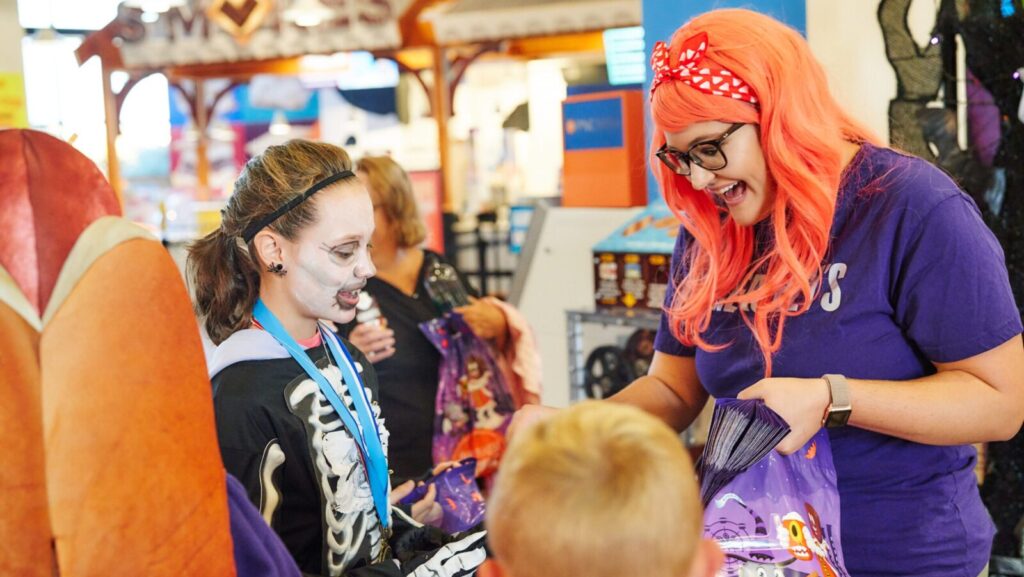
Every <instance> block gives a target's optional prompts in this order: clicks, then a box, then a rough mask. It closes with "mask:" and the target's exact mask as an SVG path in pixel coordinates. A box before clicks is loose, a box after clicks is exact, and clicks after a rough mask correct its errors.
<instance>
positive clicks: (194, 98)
mask: <svg viewBox="0 0 1024 577" xmlns="http://www.w3.org/2000/svg"><path fill="white" fill-rule="evenodd" d="M195 1H196V0H193V2H195ZM223 1H226V2H233V1H235V0H223ZM450 1H451V0H411V2H410V3H409V4H408V6H407V7H406V8H405V10H404V12H403V13H402V14H401V15H400V16H399V17H398V19H397V27H398V30H399V34H400V36H401V46H400V47H399V48H397V49H392V50H371V52H372V53H373V54H374V56H376V57H378V58H388V59H391V60H393V61H394V62H395V63H396V64H397V65H398V68H399V70H400V71H401V72H406V73H410V74H412V75H413V77H414V78H416V80H417V82H418V83H419V84H420V86H421V87H422V88H423V90H424V91H425V92H426V94H427V96H428V99H429V102H430V107H431V114H432V115H433V117H434V119H435V122H436V123H437V129H438V150H439V159H440V169H441V175H442V178H441V196H442V205H443V209H444V210H445V211H451V210H453V208H454V207H453V206H451V199H450V198H449V197H450V195H449V194H447V190H449V188H450V185H449V183H450V178H451V174H450V158H449V157H450V152H449V136H448V119H449V118H450V117H451V115H452V102H453V99H454V93H455V90H456V88H457V87H458V85H459V82H460V81H461V80H462V77H463V75H464V74H465V72H466V69H467V68H468V67H469V65H470V64H472V63H473V62H475V61H476V60H477V59H479V58H481V57H483V56H485V55H487V54H502V55H508V56H514V57H519V58H524V59H530V58H539V57H544V56H548V55H553V54H564V53H580V52H601V51H603V47H604V42H603V37H602V30H589V31H575V32H570V33H566V34H559V35H547V36H539V37H527V38H517V39H495V40H493V41H485V42H474V43H469V44H465V43H453V44H442V43H439V42H438V41H437V40H436V39H435V37H434V33H433V27H432V25H431V23H430V18H429V17H425V15H426V14H425V13H427V12H428V11H430V10H432V9H435V8H436V7H438V6H439V5H441V4H445V3H446V2H450ZM505 1H507V0H495V2H497V3H498V4H501V3H503V2H505ZM637 2H639V0H637ZM121 11H122V13H123V12H124V11H125V8H124V7H123V6H122V7H121ZM130 33H131V30H129V29H127V25H126V23H125V21H124V20H123V19H122V18H121V16H120V15H119V17H118V18H117V19H115V20H113V21H112V22H110V23H109V24H107V26H105V27H104V28H102V29H100V30H98V31H96V32H95V33H93V34H91V35H89V36H88V37H87V38H86V39H85V41H84V42H83V43H82V45H81V46H79V48H78V50H77V51H76V56H77V58H78V62H79V63H80V64H82V63H84V62H85V61H87V60H89V59H90V58H92V57H94V56H95V57H99V59H100V63H101V75H102V86H103V102H104V114H105V119H106V143H107V163H108V178H109V180H110V183H111V185H112V186H113V188H114V190H115V192H116V193H117V194H118V198H122V193H123V191H122V187H123V183H122V180H121V170H120V165H119V161H118V158H117V150H116V147H115V142H116V139H117V136H118V134H119V133H120V113H121V109H122V107H123V105H124V102H125V99H126V98H127V96H128V94H129V93H130V92H131V90H132V89H133V88H134V87H135V86H136V85H138V83H139V82H140V81H141V80H143V79H144V78H146V77H147V76H149V75H151V74H154V73H163V74H164V75H166V76H167V79H168V82H169V84H170V85H171V86H174V87H175V88H176V89H178V90H179V91H181V93H182V95H183V96H184V97H185V100H186V102H187V103H188V112H189V114H190V115H191V117H192V120H193V122H194V123H195V126H196V129H197V132H198V138H197V142H196V158H197V166H196V177H197V182H198V185H199V186H198V194H197V196H198V197H199V198H200V199H204V198H205V196H206V195H207V194H208V186H209V176H210V174H209V173H210V168H209V161H208V159H207V148H208V145H209V135H208V134H207V128H208V125H209V120H210V117H211V115H212V113H213V110H214V107H215V106H216V105H217V103H218V102H219V101H220V99H221V98H223V97H224V96H225V95H227V94H228V93H229V92H230V91H231V90H232V89H233V88H235V87H236V86H238V85H239V84H241V83H245V82H248V80H249V79H251V78H252V77H253V76H255V75H258V74H274V75H291V74H299V73H301V72H302V67H301V56H295V57H289V58H275V59H266V60H245V61H233V62H211V63H203V64H188V65H168V66H159V67H146V66H131V65H126V63H125V61H124V59H123V58H122V54H121V50H120V45H121V44H122V42H123V38H125V35H126V34H130ZM310 54H313V53H312V52H311V53H310ZM115 72H125V73H127V74H128V81H127V82H126V83H125V84H124V85H123V86H122V87H121V88H120V90H117V91H115V90H114V89H113V83H112V80H111V78H112V75H113V74H114V73H115ZM210 79H227V80H229V84H228V86H227V87H226V88H224V89H222V90H221V91H219V92H218V93H217V94H215V95H214V96H213V98H212V99H210V102H209V104H204V103H206V102H207V95H206V94H205V92H204V82H203V81H204V80H210ZM435 79H441V83H438V82H436V81H435ZM122 202H123V201H122Z"/></svg>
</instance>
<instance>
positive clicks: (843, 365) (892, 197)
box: [655, 145, 1022, 577]
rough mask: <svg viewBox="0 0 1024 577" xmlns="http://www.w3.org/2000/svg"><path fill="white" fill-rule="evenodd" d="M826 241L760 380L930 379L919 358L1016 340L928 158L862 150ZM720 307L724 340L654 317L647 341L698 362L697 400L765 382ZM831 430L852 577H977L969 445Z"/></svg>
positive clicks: (984, 551)
mask: <svg viewBox="0 0 1024 577" xmlns="http://www.w3.org/2000/svg"><path fill="white" fill-rule="evenodd" d="M760 226H762V227H764V225H760ZM765 230H768V229H767V228H765ZM760 232H761V233H763V232H765V231H764V230H762V231H760ZM686 236H687V235H686V234H685V233H684V232H682V231H681V233H680V235H679V237H678V239H679V240H678V241H677V245H676V249H675V254H674V255H673V259H672V278H673V279H680V278H682V276H681V275H684V274H685V270H681V268H680V266H681V265H680V261H681V256H682V254H683V251H684V250H685V245H686V238H685V237H686ZM832 238H833V240H832V246H831V247H830V252H829V254H828V256H827V257H826V259H825V264H824V266H823V271H824V276H825V282H824V283H823V286H822V287H821V289H819V291H818V294H817V295H816V296H815V299H814V303H813V304H812V306H811V308H810V309H809V310H808V311H807V312H806V313H804V314H802V315H800V316H797V317H791V318H789V319H787V321H786V325H785V328H784V332H783V340H782V348H781V350H780V351H779V352H778V353H776V355H775V356H774V357H773V368H772V373H773V375H772V376H775V377H797V378H816V377H820V376H821V375H823V374H825V373H839V374H843V375H846V376H847V377H849V378H860V379H879V380H894V381H902V380H908V379H914V378H917V377H921V376H924V375H928V374H931V373H934V372H935V369H934V367H933V365H932V364H931V361H935V362H951V361H957V360H961V359H965V358H968V357H971V356H974V355H977V354H979V353H982V352H984V351H987V350H989V349H992V348H993V347H995V346H997V345H1000V344H1002V343H1004V342H1006V341H1007V340H1009V339H1010V338H1012V337H1014V336H1016V335H1018V334H1020V333H1021V330H1022V327H1021V321H1020V316H1019V314H1018V312H1017V309H1016V307H1015V306H1014V300H1013V295H1012V293H1011V291H1010V284H1009V280H1008V277H1007V273H1006V266H1005V264H1004V257H1003V252H1002V249H1001V248H1000V247H999V244H998V242H997V241H996V239H995V237H994V236H993V235H992V233H991V232H990V231H989V230H988V228H987V227H986V226H985V224H984V223H983V222H982V220H981V216H980V214H979V212H978V210H977V207H976V206H975V205H974V203H973V201H971V199H970V198H969V197H968V196H967V195H965V194H964V193H963V192H962V191H961V190H960V189H959V188H958V187H957V186H956V184H955V183H954V182H953V181H952V180H951V179H950V178H949V177H948V176H947V175H946V174H945V173H943V172H942V171H941V170H939V169H937V168H935V167H934V166H932V165H931V164H929V163H927V162H925V161H923V160H921V159H918V158H914V157H909V156H905V155H902V154H899V153H897V152H895V151H892V150H889V149H885V148H877V147H874V146H871V145H864V146H862V147H861V150H860V152H859V153H858V155H857V157H856V158H855V159H854V161H853V163H852V164H851V166H850V168H849V169H848V170H847V173H846V174H845V176H844V179H843V184H842V185H841V187H840V192H839V197H838V201H837V206H836V215H835V220H834V222H833V227H832ZM673 293H674V291H672V290H671V289H670V290H669V292H668V295H667V297H666V306H668V305H669V304H670V303H671V299H672V295H673ZM718 309H720V310H715V311H714V312H713V313H712V315H711V324H710V326H709V328H708V330H707V331H706V332H705V333H704V335H703V337H704V339H706V340H707V341H708V342H709V343H716V344H719V343H728V342H730V341H731V342H732V343H733V344H732V345H731V346H729V347H727V348H725V349H724V350H722V351H719V352H717V353H711V352H707V351H703V350H696V349H694V348H692V347H685V346H683V345H682V344H681V343H679V342H678V341H677V340H676V339H675V338H674V337H673V336H672V334H671V331H670V330H669V325H668V320H667V316H665V315H663V318H662V323H661V328H660V329H659V331H658V335H657V338H656V339H655V347H656V349H657V350H658V351H661V352H663V353H668V354H673V355H681V356H696V364H697V372H698V374H699V376H700V379H701V383H702V384H703V386H704V387H705V388H706V389H707V390H708V392H709V393H710V394H711V395H712V396H714V397H735V396H736V395H737V394H738V393H739V392H740V391H742V390H743V389H745V388H747V387H748V386H750V385H752V384H754V383H756V382H757V381H758V380H760V379H761V378H762V377H763V376H764V364H763V361H762V358H761V352H760V350H759V349H758V347H757V344H756V342H755V341H754V339H753V337H752V335H751V333H750V330H749V329H748V328H747V327H746V326H745V325H744V324H743V322H742V320H741V318H740V314H739V312H737V311H735V310H728V308H723V307H721V306H719V307H718ZM854 410H856V408H854ZM829 436H830V439H831V442H832V451H833V455H834V461H835V468H836V473H837V476H838V488H839V493H840V499H841V518H842V520H841V523H842V540H843V541H842V547H843V552H844V556H845V558H846V563H847V569H849V571H850V573H851V574H852V575H853V576H854V577H859V576H866V575H871V576H910V575H913V576H915V577H940V576H942V577H954V576H958V577H976V576H977V575H978V573H979V572H980V571H981V570H982V568H984V566H985V564H986V563H987V562H988V557H989V552H990V549H991V543H992V535H993V531H994V528H993V524H992V522H991V520H990V519H989V516H988V513H987V511H986V510H985V508H984V506H983V505H982V502H981V499H980V497H979V495H978V489H977V486H976V479H975V477H974V473H973V468H974V463H975V454H974V449H973V448H972V447H970V446H952V447H936V446H930V445H922V444H918V443H912V442H909V441H904V440H901V439H897V438H895V437H890V436H886V435H881V434H877V433H872V432H870V431H866V430H863V429H858V428H854V427H845V428H839V429H832V430H830V431H829Z"/></svg>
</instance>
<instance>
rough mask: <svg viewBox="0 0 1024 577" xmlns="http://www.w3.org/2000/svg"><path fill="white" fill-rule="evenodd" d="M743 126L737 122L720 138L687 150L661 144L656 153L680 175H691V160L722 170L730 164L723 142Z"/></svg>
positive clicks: (699, 164)
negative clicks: (723, 148) (723, 149)
mask: <svg viewBox="0 0 1024 577" xmlns="http://www.w3.org/2000/svg"><path fill="white" fill-rule="evenodd" d="M742 126H744V123H742V122H737V123H735V124H733V125H732V126H730V127H729V129H728V130H726V131H725V132H723V133H722V135H721V136H719V137H718V138H716V139H714V140H705V141H702V142H698V143H696V144H694V145H693V146H691V147H690V148H689V149H688V150H687V151H686V152H683V151H682V150H679V149H678V148H672V147H671V146H669V145H668V143H665V144H662V145H661V148H659V149H658V151H657V152H655V153H654V155H655V156H657V157H658V159H659V160H661V161H662V162H664V163H665V166H667V167H669V168H671V169H672V172H674V173H676V174H678V175H680V176H690V163H691V162H692V163H694V164H696V165H697V166H699V167H701V168H703V169H705V170H722V169H723V168H725V166H726V165H727V164H729V159H728V158H726V157H725V152H724V151H722V143H723V142H725V139H726V138H729V135H730V134H732V133H733V132H736V131H737V130H739V129H740V128H741V127H742Z"/></svg>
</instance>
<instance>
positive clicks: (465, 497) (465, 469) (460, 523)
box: [399, 458, 484, 533]
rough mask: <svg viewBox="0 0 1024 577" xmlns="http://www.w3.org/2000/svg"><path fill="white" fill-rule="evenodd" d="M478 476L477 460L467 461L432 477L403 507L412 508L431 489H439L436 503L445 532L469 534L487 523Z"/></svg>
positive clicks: (414, 490) (415, 491) (406, 499)
mask: <svg viewBox="0 0 1024 577" xmlns="http://www.w3.org/2000/svg"><path fill="white" fill-rule="evenodd" d="M475 473H476V459H473V458H469V459H465V460H463V461H462V462H460V463H459V464H458V465H456V466H454V467H451V468H449V469H445V470H444V471H441V472H440V473H438V474H437V475H434V476H432V477H430V478H429V479H427V480H426V481H424V482H423V484H422V485H419V486H417V487H416V488H415V489H413V492H412V493H410V494H409V495H407V496H406V497H405V498H404V499H402V500H401V501H399V503H401V504H403V505H411V504H413V503H415V502H416V501H419V500H420V499H422V498H423V496H424V495H426V493H427V490H428V489H429V487H430V486H431V485H434V487H435V488H436V489H437V493H436V496H435V497H434V500H435V501H437V502H438V503H440V505H441V509H442V510H443V511H444V518H443V520H442V521H441V529H443V530H444V531H445V532H448V533H458V532H459V531H466V530H468V529H471V528H473V527H474V526H476V525H477V524H479V523H480V522H481V521H483V519H484V498H483V495H481V494H480V487H479V486H478V485H477V483H476V476H475Z"/></svg>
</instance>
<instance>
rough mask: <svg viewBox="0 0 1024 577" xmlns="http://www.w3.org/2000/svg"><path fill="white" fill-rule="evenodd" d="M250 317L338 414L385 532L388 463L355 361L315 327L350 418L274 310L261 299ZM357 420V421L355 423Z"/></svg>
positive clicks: (388, 518)
mask: <svg viewBox="0 0 1024 577" xmlns="http://www.w3.org/2000/svg"><path fill="white" fill-rule="evenodd" d="M252 316H253V318H254V319H256V322H258V323H259V324H260V325H261V326H262V327H263V329H264V330H266V331H267V332H268V333H270V335H271V336H273V337H274V339H276V340H277V342H278V343H280V344H281V346H283V347H284V348H285V350H287V351H288V354H290V355H291V356H292V358H293V359H295V361H296V362H298V363H299V365H300V366H301V367H302V368H303V370H305V371H306V374H307V375H309V377H310V378H311V379H313V381H314V382H316V384H317V385H318V386H319V387H320V391H321V392H322V393H323V394H324V396H325V397H327V400H328V401H329V402H330V403H331V406H332V407H334V411H335V412H336V413H338V417H340V418H341V421H342V423H344V425H345V428H346V429H348V431H349V433H350V434H351V435H352V438H353V439H355V442H356V446H357V447H358V448H359V451H360V453H361V455H362V457H363V459H362V460H363V464H364V466H365V468H366V476H367V479H369V481H370V492H371V493H372V494H373V505H374V507H375V508H376V510H377V517H378V518H379V519H380V523H381V529H382V533H383V534H385V535H387V533H388V529H389V528H390V526H391V516H390V515H389V514H388V513H389V510H390V504H389V502H388V464H387V459H386V458H385V456H384V448H383V446H382V445H381V443H380V432H379V430H378V428H377V420H376V419H375V418H374V416H373V411H372V410H371V409H370V403H369V398H368V397H367V395H366V390H365V389H364V388H363V382H362V379H360V378H359V375H358V374H357V372H356V370H355V363H354V362H353V361H352V357H351V356H350V355H349V354H348V350H346V349H345V347H344V346H342V345H341V343H340V342H338V337H337V335H335V334H334V333H332V332H331V331H328V330H325V329H324V328H323V327H322V326H318V330H319V331H320V334H321V337H322V338H323V339H324V342H325V343H326V344H327V346H328V348H329V349H330V352H331V355H332V356H333V357H334V360H335V361H336V362H337V363H338V368H339V369H341V375H342V380H343V381H344V383H345V386H346V387H347V388H348V393H349V396H351V397H352V404H353V405H354V406H355V409H356V415H355V417H353V415H352V413H351V411H349V409H348V407H347V406H346V405H345V402H344V401H343V400H342V399H341V397H340V396H339V395H338V393H337V391H335V390H334V387H332V386H331V384H330V383H329V382H327V377H325V376H324V375H323V373H321V372H320V370H319V369H317V367H316V365H315V364H313V361H312V360H311V359H310V358H309V355H307V354H306V351H305V350H303V349H302V347H301V346H299V344H298V343H297V342H295V339H293V338H292V336H291V335H289V334H288V331H286V330H285V329H284V326H282V325H281V322H280V321H278V320H277V317H276V316H274V313H272V312H271V311H270V309H268V308H267V306H266V305H265V304H263V300H262V299H259V300H257V301H256V306H255V307H254V308H253V312H252ZM357 419H358V422H357Z"/></svg>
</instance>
